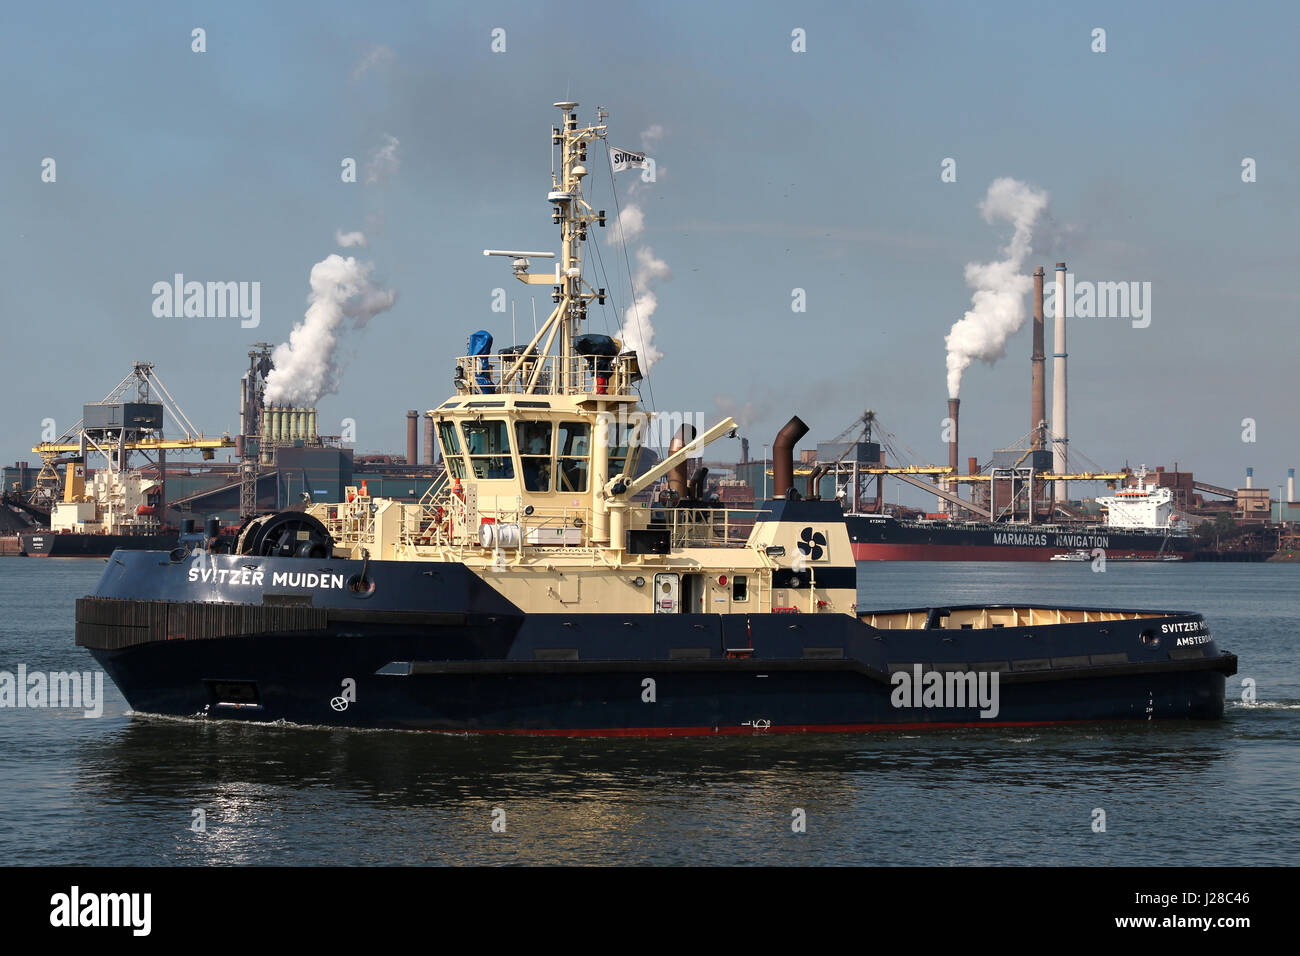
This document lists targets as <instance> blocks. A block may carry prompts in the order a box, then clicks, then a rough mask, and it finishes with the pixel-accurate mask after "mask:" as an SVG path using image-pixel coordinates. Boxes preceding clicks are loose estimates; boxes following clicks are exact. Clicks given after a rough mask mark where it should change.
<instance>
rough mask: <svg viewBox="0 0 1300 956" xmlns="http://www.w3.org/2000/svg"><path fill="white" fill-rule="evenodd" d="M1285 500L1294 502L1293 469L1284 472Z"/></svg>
mask: <svg viewBox="0 0 1300 956" xmlns="http://www.w3.org/2000/svg"><path fill="white" fill-rule="evenodd" d="M1286 500H1287V501H1295V469H1294V468H1288V469H1287V470H1286Z"/></svg>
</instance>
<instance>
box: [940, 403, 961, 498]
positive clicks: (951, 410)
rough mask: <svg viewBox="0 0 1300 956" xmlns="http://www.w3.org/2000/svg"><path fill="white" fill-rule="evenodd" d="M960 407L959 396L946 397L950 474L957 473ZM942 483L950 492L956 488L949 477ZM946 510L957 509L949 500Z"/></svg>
mask: <svg viewBox="0 0 1300 956" xmlns="http://www.w3.org/2000/svg"><path fill="white" fill-rule="evenodd" d="M960 408H961V399H960V398H950V399H948V420H949V421H950V422H951V425H949V427H950V428H951V429H952V431H951V432H949V438H948V467H949V468H951V469H952V471H951V472H950V475H955V474H957V460H958V459H957V411H958V409H960ZM943 484H944V487H945V488H947V489H948V491H950V492H955V491H956V489H957V483H956V482H955V481H953V480H952V479H951V477H950V478H948V479H947V480H945V481H944V483H943ZM948 510H949V511H952V512H954V513H955V512H956V510H957V509H956V506H955V505H953V504H952V503H951V502H949V503H948Z"/></svg>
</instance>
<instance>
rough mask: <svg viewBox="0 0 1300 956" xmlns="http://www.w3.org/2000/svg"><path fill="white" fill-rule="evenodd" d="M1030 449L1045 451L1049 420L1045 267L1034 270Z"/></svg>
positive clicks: (1030, 358) (1030, 359)
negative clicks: (1045, 348)
mask: <svg viewBox="0 0 1300 956" xmlns="http://www.w3.org/2000/svg"><path fill="white" fill-rule="evenodd" d="M1029 361H1030V364H1031V376H1030V384H1029V394H1030V398H1029V417H1030V422H1029V435H1030V441H1029V447H1030V448H1032V449H1033V450H1034V451H1042V450H1043V421H1044V420H1045V419H1046V418H1047V379H1046V376H1047V369H1046V367H1045V366H1046V365H1047V358H1046V355H1045V354H1044V352H1043V267H1042V266H1039V267H1038V268H1037V269H1035V270H1034V351H1033V354H1032V355H1030V357H1029Z"/></svg>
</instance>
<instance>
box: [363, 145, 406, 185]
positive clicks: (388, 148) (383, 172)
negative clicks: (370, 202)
mask: <svg viewBox="0 0 1300 956" xmlns="http://www.w3.org/2000/svg"><path fill="white" fill-rule="evenodd" d="M400 145H401V141H400V140H399V139H398V138H397V137H396V136H389V135H385V136H384V145H383V146H377V147H375V148H374V149H373V150H371V152H370V160H369V162H367V163H366V182H367V183H384V182H387V181H388V180H389V179H391V178H392V177H394V176H396V175H397V169H398V167H399V166H401V164H402V161H401V158H400V157H399V156H398V155H397V147H398V146H400Z"/></svg>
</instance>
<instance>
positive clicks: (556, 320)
mask: <svg viewBox="0 0 1300 956" xmlns="http://www.w3.org/2000/svg"><path fill="white" fill-rule="evenodd" d="M577 106H578V104H577V103H573V102H569V101H565V102H560V103H556V104H555V107H556V108H557V109H559V110H560V112H561V122H560V125H559V126H553V127H551V148H552V150H555V149H558V150H559V168H558V170H557V169H556V168H555V165H556V164H555V161H554V160H555V157H554V154H552V163H551V165H552V172H551V191H550V193H549V194H548V195H547V199H548V200H549V201H550V203H551V221H552V222H553V223H556V224H557V225H559V227H560V258H559V262H557V263H556V266H555V274H554V275H553V276H551V275H548V274H545V273H542V274H537V273H530V272H529V271H528V268H529V259H530V258H539V257H545V258H551V257H552V255H553V254H552V253H549V252H510V251H506V250H496V249H484V250H483V254H484V255H489V256H491V255H496V256H509V257H510V258H512V259H513V260H514V262H513V267H514V272H515V278H517V279H518V280H519V281H520V282H523V283H526V284H528V285H551V286H552V289H551V301H552V302H554V303H555V304H556V305H555V308H554V310H553V311H552V312H551V315H550V318H548V319H547V320H546V322H545V323H543V324H542V327H541V328H540V329H538V330H537V332H536V334H535V335H534V336H533V339H532V341H531V342H529V343H528V345H527V346H526V347H525V349H524V352H523V355H524V356H525V357H527V356H543V355H550V354H552V351H551V350H552V346H553V345H554V346H555V354H556V355H557V356H558V358H559V369H558V375H557V376H556V377H555V379H554V381H553V382H552V385H551V390H552V391H554V392H556V393H560V394H566V395H568V394H575V393H577V392H579V391H582V385H581V383H580V382H579V381H578V380H577V376H575V374H574V371H575V368H576V364H575V362H574V360H573V359H574V352H573V343H574V340H575V339H576V338H577V337H578V335H580V334H581V331H582V323H583V321H584V320H585V319H586V318H587V306H588V304H589V303H590V302H592V300H595V301H597V302H599V303H600V304H601V305H603V304H604V303H605V290H604V289H597V288H593V287H592V286H591V285H590V284H589V283H587V282H585V281H584V280H583V278H582V243H584V242H585V241H586V240H587V228H588V227H589V226H590V225H591V224H592V223H597V224H598V225H600V226H604V225H605V210H603V209H601V210H594V209H592V208H591V206H590V205H589V204H588V203H587V201H586V200H585V199H584V198H583V196H582V181H583V179H584V178H585V177H586V176H587V167H586V165H585V164H586V162H587V144H588V143H591V142H594V141H595V140H598V139H604V138H605V132H606V129H607V127H606V125H605V123H604V120H605V119H606V118H607V117H608V114H607V113H606V112H605V111H604V110H603V109H598V110H597V123H596V125H593V126H585V127H582V128H581V129H579V127H578V114H577V112H576V109H577ZM557 338H558V339H559V341H558V343H557V342H556V341H555V340H556V339H557ZM543 339H545V344H542V341H543ZM539 346H540V348H539ZM542 364H543V363H541V362H536V363H518V364H516V365H514V366H513V367H512V368H510V369H509V370H508V371H505V372H504V374H503V377H502V380H501V385H502V386H503V387H504V386H507V385H509V384H510V383H511V381H512V380H513V379H514V378H515V376H516V375H520V376H523V375H528V379H527V382H526V387H525V388H524V389H523V390H524V391H526V392H529V393H531V392H533V391H534V390H535V389H536V388H537V385H538V382H539V374H540V372H541V370H542ZM530 369H531V375H529V373H528V370H530Z"/></svg>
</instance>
